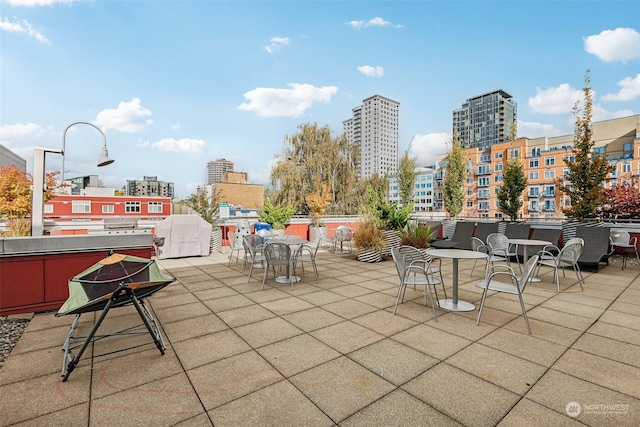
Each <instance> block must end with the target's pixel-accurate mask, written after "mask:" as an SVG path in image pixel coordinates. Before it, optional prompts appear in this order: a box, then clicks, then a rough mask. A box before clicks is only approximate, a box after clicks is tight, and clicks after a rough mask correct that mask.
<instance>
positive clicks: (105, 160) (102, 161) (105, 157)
mask: <svg viewBox="0 0 640 427" xmlns="http://www.w3.org/2000/svg"><path fill="white" fill-rule="evenodd" d="M114 161H115V160H113V159H111V158H109V152H108V151H107V146H106V145H103V146H102V152H101V153H100V158H98V166H107V165H110V164H111V163H113V162H114Z"/></svg>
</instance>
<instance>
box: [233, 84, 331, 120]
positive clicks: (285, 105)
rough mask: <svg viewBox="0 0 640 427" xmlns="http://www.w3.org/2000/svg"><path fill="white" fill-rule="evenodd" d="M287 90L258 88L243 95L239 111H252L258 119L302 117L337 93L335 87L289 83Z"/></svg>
mask: <svg viewBox="0 0 640 427" xmlns="http://www.w3.org/2000/svg"><path fill="white" fill-rule="evenodd" d="M287 86H289V89H278V88H268V87H259V88H256V89H253V90H250V91H249V92H245V93H244V94H243V96H244V98H245V99H246V100H247V102H244V103H242V104H240V105H239V106H238V109H239V110H243V111H254V112H255V113H256V114H257V115H258V116H260V117H291V118H296V117H300V116H302V114H304V112H305V110H307V109H308V108H310V107H311V105H312V104H313V103H315V102H324V103H325V104H326V103H328V102H329V101H330V100H331V97H332V96H333V95H335V94H336V93H337V92H338V88H337V87H336V86H323V87H315V86H313V85H310V84H299V83H289V84H287Z"/></svg>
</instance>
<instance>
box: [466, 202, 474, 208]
mask: <svg viewBox="0 0 640 427" xmlns="http://www.w3.org/2000/svg"><path fill="white" fill-rule="evenodd" d="M467 207H468V208H472V207H473V200H467Z"/></svg>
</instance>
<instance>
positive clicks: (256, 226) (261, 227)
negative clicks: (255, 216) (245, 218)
mask: <svg viewBox="0 0 640 427" xmlns="http://www.w3.org/2000/svg"><path fill="white" fill-rule="evenodd" d="M253 229H254V232H255V233H257V232H258V231H260V230H266V231H271V224H267V223H266V222H256V223H255V224H253Z"/></svg>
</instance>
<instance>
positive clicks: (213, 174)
mask: <svg viewBox="0 0 640 427" xmlns="http://www.w3.org/2000/svg"><path fill="white" fill-rule="evenodd" d="M227 172H233V162H232V161H230V160H227V159H216V160H213V161H211V162H208V163H207V184H215V183H216V182H222V178H224V174H225V173H227Z"/></svg>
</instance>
